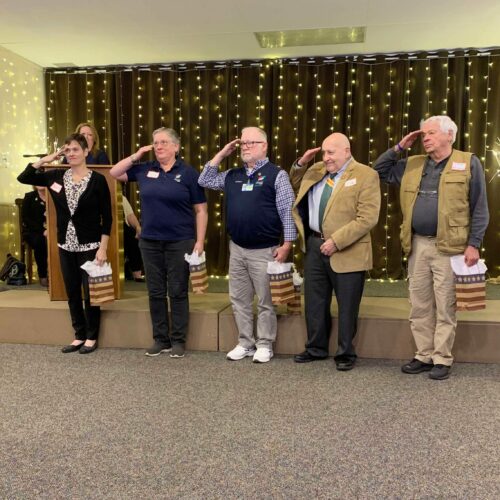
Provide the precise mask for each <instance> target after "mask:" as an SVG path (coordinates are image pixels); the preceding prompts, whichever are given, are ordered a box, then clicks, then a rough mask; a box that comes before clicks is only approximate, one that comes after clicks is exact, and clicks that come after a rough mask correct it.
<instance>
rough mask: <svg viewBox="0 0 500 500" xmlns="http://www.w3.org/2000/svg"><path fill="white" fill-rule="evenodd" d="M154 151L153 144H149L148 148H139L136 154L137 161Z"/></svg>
mask: <svg viewBox="0 0 500 500" xmlns="http://www.w3.org/2000/svg"><path fill="white" fill-rule="evenodd" d="M152 149H153V145H152V144H148V145H147V146H142V147H141V148H139V149H138V150H137V151H136V152H135V154H134V156H135V159H136V161H137V160H139V159H140V158H141V157H142V155H143V154H144V153H149V152H150V151H151V150H152Z"/></svg>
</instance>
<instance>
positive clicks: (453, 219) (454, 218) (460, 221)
mask: <svg viewBox="0 0 500 500" xmlns="http://www.w3.org/2000/svg"><path fill="white" fill-rule="evenodd" d="M448 221H449V224H450V226H451V227H466V226H467V225H468V224H469V219H468V217H467V216H465V215H450V217H449V219H448Z"/></svg>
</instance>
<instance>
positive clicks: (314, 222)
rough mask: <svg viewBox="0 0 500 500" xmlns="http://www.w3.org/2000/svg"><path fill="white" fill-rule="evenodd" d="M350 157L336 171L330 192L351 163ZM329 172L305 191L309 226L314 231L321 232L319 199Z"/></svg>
mask: <svg viewBox="0 0 500 500" xmlns="http://www.w3.org/2000/svg"><path fill="white" fill-rule="evenodd" d="M351 161H352V157H351V158H349V159H348V160H347V161H346V162H345V163H344V164H343V165H342V168H341V169H340V170H339V171H338V172H337V176H336V177H335V181H334V183H333V189H332V193H333V191H334V190H335V188H336V187H337V184H338V181H339V179H340V178H341V177H342V175H343V174H344V172H345V169H346V168H347V165H349V163H351ZM328 175H329V173H328V172H327V173H326V175H325V177H323V180H322V181H320V182H318V183H317V184H315V185H314V186H313V187H312V188H311V189H310V190H309V193H307V196H308V198H307V201H308V205H309V227H310V228H311V229H312V230H313V231H316V232H317V233H321V227H320V223H319V221H318V217H319V202H320V200H321V195H322V194H323V188H324V187H325V184H326V180H327V179H328Z"/></svg>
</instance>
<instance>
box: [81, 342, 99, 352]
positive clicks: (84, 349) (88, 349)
mask: <svg viewBox="0 0 500 500" xmlns="http://www.w3.org/2000/svg"><path fill="white" fill-rule="evenodd" d="M96 349H97V342H96V343H95V344H94V345H93V346H87V345H82V346H81V347H80V354H90V353H91V352H94V351H95V350H96Z"/></svg>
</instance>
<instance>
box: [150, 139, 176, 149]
mask: <svg viewBox="0 0 500 500" xmlns="http://www.w3.org/2000/svg"><path fill="white" fill-rule="evenodd" d="M171 142H172V141H157V142H153V146H154V147H155V148H157V147H158V146H166V145H167V144H170V143H171Z"/></svg>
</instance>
